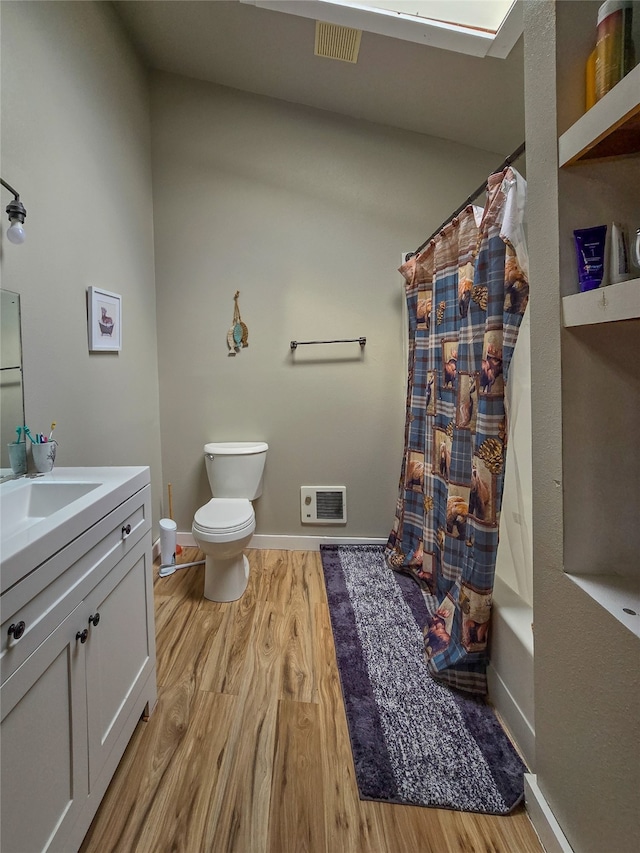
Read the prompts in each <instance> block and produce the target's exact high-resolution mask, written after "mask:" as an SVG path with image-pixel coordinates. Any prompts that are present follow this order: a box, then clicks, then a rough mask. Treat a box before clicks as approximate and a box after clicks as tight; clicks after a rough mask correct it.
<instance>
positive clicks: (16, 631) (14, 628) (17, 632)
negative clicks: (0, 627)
mask: <svg viewBox="0 0 640 853" xmlns="http://www.w3.org/2000/svg"><path fill="white" fill-rule="evenodd" d="M26 627H27V626H26V625H25V624H24V622H17V623H14V624H12V625H9V630H8V631H7V634H8V635H9V636H10V637H13V639H14V640H19V639H20V637H21V636H22V635H23V634H24V629H25V628H26Z"/></svg>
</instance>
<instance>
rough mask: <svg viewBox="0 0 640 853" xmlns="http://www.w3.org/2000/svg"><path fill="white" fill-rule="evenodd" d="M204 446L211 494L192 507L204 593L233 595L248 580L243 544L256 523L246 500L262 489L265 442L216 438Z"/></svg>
mask: <svg viewBox="0 0 640 853" xmlns="http://www.w3.org/2000/svg"><path fill="white" fill-rule="evenodd" d="M204 450H205V461H206V466H207V475H208V477H209V483H210V485H211V493H212V495H213V497H212V498H211V500H210V501H209V502H208V503H206V504H205V505H204V506H201V507H200V509H199V510H197V512H196V514H195V516H194V519H193V525H192V528H191V532H192V534H193V538H194V540H195V542H196V544H197V546H198V548H199V549H200V550H201V551H202V552H203V553H204V555H205V580H204V597H205V598H208V599H210V600H211V601H236V600H237V599H238V598H240V597H241V595H242V594H243V593H244V591H245V589H246V588H247V583H248V581H249V561H248V560H247V558H246V557H245V555H244V549H245V548H246V547H247V546H248V545H249V542H250V541H251V537H252V536H253V533H254V531H255V529H256V517H255V513H254V510H253V505H252V503H251V501H252V500H254V499H255V498H257V497H259V496H260V495H261V494H262V474H263V470H264V463H265V456H266V451H267V445H266V444H265V443H264V442H217V443H210V444H206V445H205V448H204Z"/></svg>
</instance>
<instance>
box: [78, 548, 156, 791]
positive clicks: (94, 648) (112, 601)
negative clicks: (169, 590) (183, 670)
mask: <svg viewBox="0 0 640 853" xmlns="http://www.w3.org/2000/svg"><path fill="white" fill-rule="evenodd" d="M148 540H149V541H148ZM150 544H151V543H150V534H147V536H145V537H144V538H143V540H142V541H141V542H139V543H138V544H137V545H136V546H135V548H134V549H133V550H132V551H131V552H130V553H129V554H127V556H126V557H124V558H123V559H122V560H121V562H120V563H118V565H117V566H116V567H115V568H114V569H113V570H112V571H111V572H110V573H109V574H108V575H107V577H106V578H105V579H104V580H103V581H101V583H99V584H98V585H97V586H96V587H95V589H94V590H93V591H92V592H91V593H90V594H89V595H88V596H87V598H86V600H85V602H84V604H83V607H85V608H86V613H87V614H88V615H87V616H86V618H87V625H88V627H89V639H88V641H87V644H86V667H87V709H88V720H89V785H90V789H91V790H93V786H94V785H95V783H96V781H97V779H98V776H99V774H100V771H101V769H102V767H103V765H104V763H105V761H106V760H107V758H108V756H109V753H110V752H111V750H112V749H113V746H114V744H115V742H116V741H117V739H118V737H119V735H120V734H121V732H122V725H123V723H124V721H125V720H126V719H127V717H128V716H129V714H130V713H131V710H132V708H133V705H134V704H135V702H136V699H137V698H138V696H139V695H140V691H141V690H142V688H143V687H144V684H145V681H146V680H147V677H148V675H149V673H150V672H151V670H152V669H153V666H154V662H155V631H154V622H153V588H152V582H151V565H150V559H151V557H150V554H151V547H150ZM98 616H99V619H98V622H97V624H94V623H95V622H96V617H98ZM90 617H93V621H92V622H90V621H89V620H90Z"/></svg>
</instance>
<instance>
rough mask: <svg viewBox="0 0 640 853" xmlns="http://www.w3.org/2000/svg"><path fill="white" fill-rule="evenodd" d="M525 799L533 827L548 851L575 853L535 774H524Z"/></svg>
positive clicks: (550, 852) (551, 852) (548, 852)
mask: <svg viewBox="0 0 640 853" xmlns="http://www.w3.org/2000/svg"><path fill="white" fill-rule="evenodd" d="M524 800H525V805H526V807H527V813H528V814H529V818H530V820H531V823H532V824H533V828H534V829H535V831H536V832H537V834H538V838H539V839H540V843H541V844H542V846H543V847H544V849H545V851H546V853H573V848H572V847H571V845H570V844H569V842H568V841H567V839H566V837H565V834H564V832H563V831H562V829H560V824H559V823H558V821H557V820H556V818H555V815H554V814H553V812H552V811H551V809H550V808H549V804H548V803H547V801H546V800H545V798H544V795H543V793H542V791H541V790H540V788H539V787H538V781H537V778H536V776H535V775H534V774H532V773H525V775H524Z"/></svg>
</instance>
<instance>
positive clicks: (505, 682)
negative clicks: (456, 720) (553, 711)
mask: <svg viewBox="0 0 640 853" xmlns="http://www.w3.org/2000/svg"><path fill="white" fill-rule="evenodd" d="M532 622H533V608H532V607H530V606H529V605H528V604H527V602H526V601H524V600H523V599H522V598H520V597H519V596H518V595H517V594H516V593H515V592H514V591H513V590H512V589H511V587H510V586H508V585H507V584H506V583H505V582H504V581H503V580H502V579H501V578H500V577H496V578H495V582H494V587H493V609H492V623H491V640H490V657H491V663H490V664H489V667H488V670H487V679H488V683H489V701H490V702H491V703H492V704H493V706H494V707H495V709H496V711H497V712H498V713H499V715H500V717H501V719H502V721H503V723H504V724H505V726H506V728H507V729H508V730H509V734H510V735H511V737H512V738H513V740H514V741H515V743H516V745H517V747H518V749H519V750H520V752H521V753H522V756H523V758H524V760H525V762H526V763H527V764H528V765H529V770H530V771H531V772H535V724H534V711H533V708H534V706H533V630H532V627H531V625H532Z"/></svg>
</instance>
